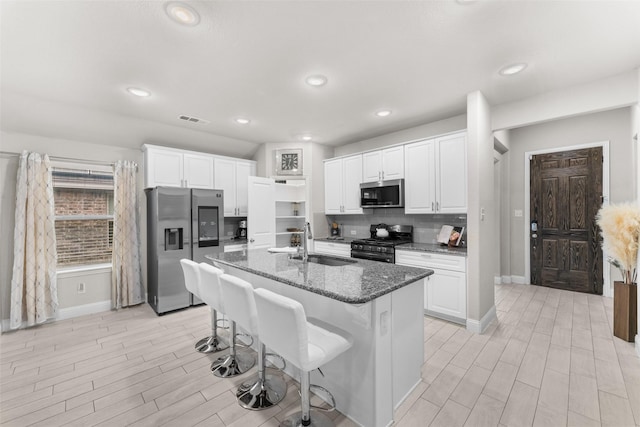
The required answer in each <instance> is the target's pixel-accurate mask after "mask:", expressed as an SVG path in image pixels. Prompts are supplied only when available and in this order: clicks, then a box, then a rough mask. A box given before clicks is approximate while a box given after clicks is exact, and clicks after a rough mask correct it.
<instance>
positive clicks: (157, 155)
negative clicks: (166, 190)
mask: <svg viewBox="0 0 640 427" xmlns="http://www.w3.org/2000/svg"><path fill="white" fill-rule="evenodd" d="M143 150H144V152H145V156H144V159H145V165H144V166H145V174H144V178H145V183H144V187H145V188H151V187H157V186H166V187H191V188H209V189H211V188H214V187H213V157H212V156H211V155H209V154H204V153H202V154H201V153H195V152H190V151H183V150H177V149H171V148H166V147H156V146H151V145H143Z"/></svg>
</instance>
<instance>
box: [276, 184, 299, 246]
mask: <svg viewBox="0 0 640 427" xmlns="http://www.w3.org/2000/svg"><path fill="white" fill-rule="evenodd" d="M305 192H306V186H305V182H304V181H294V182H291V181H288V182H287V183H286V184H285V183H278V182H276V184H275V193H276V200H275V202H276V233H275V235H276V246H277V247H282V246H298V245H303V243H302V235H303V234H304V223H305V218H306V214H307V204H306V200H305V194H306V193H305ZM296 209H297V212H294V210H296ZM292 228H295V229H296V230H299V231H288V230H289V229H292ZM294 236H296V237H299V239H297V241H298V242H299V243H298V244H294V243H293V242H294V241H295V240H296V239H295V237H294Z"/></svg>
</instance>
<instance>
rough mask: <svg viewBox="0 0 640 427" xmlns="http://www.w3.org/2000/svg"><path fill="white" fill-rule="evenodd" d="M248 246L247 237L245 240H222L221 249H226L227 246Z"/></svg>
mask: <svg viewBox="0 0 640 427" xmlns="http://www.w3.org/2000/svg"><path fill="white" fill-rule="evenodd" d="M246 244H247V238H246V237H245V238H244V239H240V238H235V237H234V238H233V239H225V240H220V246H221V247H225V246H233V245H246Z"/></svg>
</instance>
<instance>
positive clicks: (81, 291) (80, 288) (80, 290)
mask: <svg viewBox="0 0 640 427" xmlns="http://www.w3.org/2000/svg"><path fill="white" fill-rule="evenodd" d="M85 292H86V288H85V286H84V282H80V283H78V293H79V294H84V293H85Z"/></svg>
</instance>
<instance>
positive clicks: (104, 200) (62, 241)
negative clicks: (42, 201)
mask: <svg viewBox="0 0 640 427" xmlns="http://www.w3.org/2000/svg"><path fill="white" fill-rule="evenodd" d="M54 200H55V214H56V241H57V251H58V266H59V267H66V266H74V265H87V264H100V263H110V262H111V250H112V244H113V220H112V219H108V218H107V219H105V218H100V219H95V218H91V216H95V215H100V216H103V217H104V216H106V215H113V212H112V209H113V189H112V188H111V189H92V188H66V187H56V186H55V184H54ZM77 216H82V218H78V217H77ZM70 217H71V218H70Z"/></svg>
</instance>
